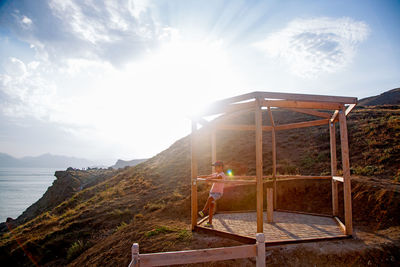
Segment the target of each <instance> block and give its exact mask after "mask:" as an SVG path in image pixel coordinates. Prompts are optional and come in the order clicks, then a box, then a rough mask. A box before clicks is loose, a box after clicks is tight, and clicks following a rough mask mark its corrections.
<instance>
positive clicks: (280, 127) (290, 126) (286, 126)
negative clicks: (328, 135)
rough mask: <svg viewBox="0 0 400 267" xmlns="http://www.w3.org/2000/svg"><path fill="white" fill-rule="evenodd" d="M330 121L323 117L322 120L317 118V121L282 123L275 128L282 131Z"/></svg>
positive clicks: (324, 123)
mask: <svg viewBox="0 0 400 267" xmlns="http://www.w3.org/2000/svg"><path fill="white" fill-rule="evenodd" d="M328 122H329V119H322V120H315V121H305V122H296V123H289V124H282V125H276V126H275V130H276V131H282V130H289V129H297V128H305V127H311V126H319V125H327V124H328Z"/></svg>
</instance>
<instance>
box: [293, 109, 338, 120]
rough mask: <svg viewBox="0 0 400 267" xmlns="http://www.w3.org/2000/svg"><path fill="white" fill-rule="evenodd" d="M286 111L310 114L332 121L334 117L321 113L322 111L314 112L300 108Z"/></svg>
mask: <svg viewBox="0 0 400 267" xmlns="http://www.w3.org/2000/svg"><path fill="white" fill-rule="evenodd" d="M286 109H288V110H291V111H294V112H299V113H304V114H308V115H313V116H317V117H321V118H325V119H330V118H331V116H332V115H331V114H329V113H326V112H320V111H317V110H313V109H300V108H286Z"/></svg>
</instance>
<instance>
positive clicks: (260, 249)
mask: <svg viewBox="0 0 400 267" xmlns="http://www.w3.org/2000/svg"><path fill="white" fill-rule="evenodd" d="M256 246H257V262H256V266H257V267H265V236H264V233H257V234H256Z"/></svg>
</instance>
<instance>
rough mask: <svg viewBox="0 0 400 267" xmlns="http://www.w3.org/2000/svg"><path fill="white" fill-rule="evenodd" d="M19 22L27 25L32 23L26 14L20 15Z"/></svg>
mask: <svg viewBox="0 0 400 267" xmlns="http://www.w3.org/2000/svg"><path fill="white" fill-rule="evenodd" d="M21 22H22V23H23V24H25V25H27V26H30V25H32V20H31V19H30V18H28V17H27V16H22V20H21Z"/></svg>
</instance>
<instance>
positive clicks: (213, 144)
mask: <svg viewBox="0 0 400 267" xmlns="http://www.w3.org/2000/svg"><path fill="white" fill-rule="evenodd" d="M215 161H217V133H216V130H215V129H213V130H212V131H211V162H212V163H214V162H215ZM212 172H213V173H214V172H215V166H212Z"/></svg>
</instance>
